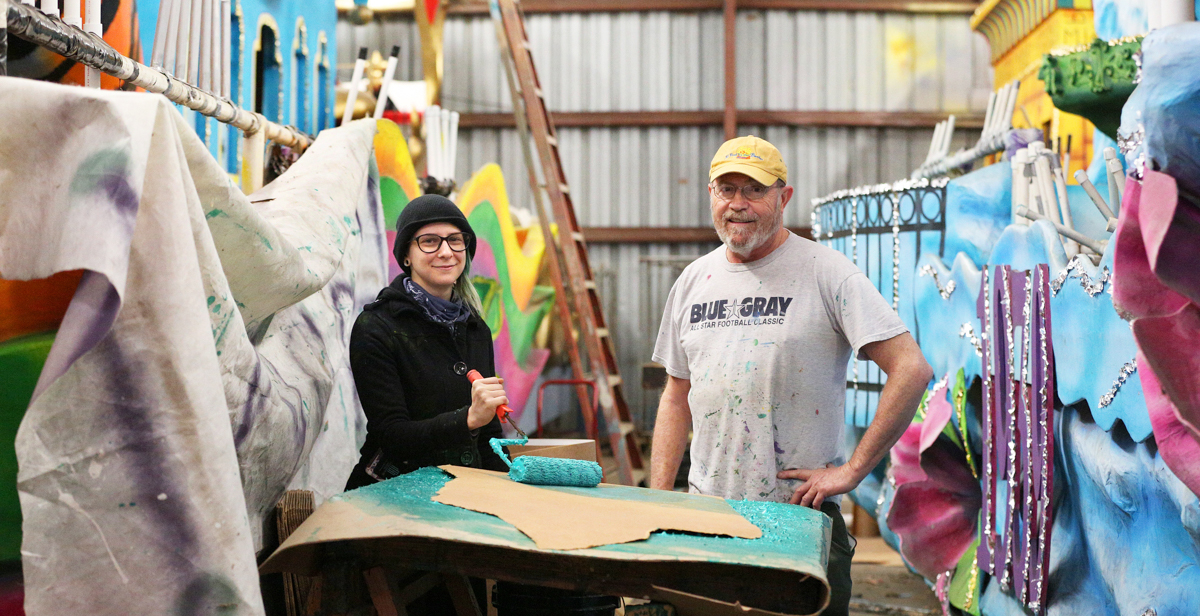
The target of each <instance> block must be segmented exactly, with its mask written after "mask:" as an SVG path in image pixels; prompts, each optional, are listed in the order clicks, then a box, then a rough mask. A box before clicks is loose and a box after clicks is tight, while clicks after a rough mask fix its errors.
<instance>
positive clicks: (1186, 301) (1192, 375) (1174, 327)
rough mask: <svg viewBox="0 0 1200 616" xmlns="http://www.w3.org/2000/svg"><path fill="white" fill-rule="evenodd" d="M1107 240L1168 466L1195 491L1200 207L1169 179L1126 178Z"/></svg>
mask: <svg viewBox="0 0 1200 616" xmlns="http://www.w3.org/2000/svg"><path fill="white" fill-rule="evenodd" d="M1127 186H1128V190H1127V191H1126V194H1125V199H1124V202H1123V203H1122V207H1121V216H1120V222H1119V224H1118V226H1117V232H1116V234H1115V235H1114V237H1113V241H1114V242H1116V254H1115V255H1114V258H1113V270H1114V271H1113V302H1114V303H1115V304H1116V306H1117V308H1118V310H1121V311H1122V312H1123V313H1125V314H1126V315H1127V318H1128V317H1132V319H1133V337H1134V338H1135V339H1136V340H1137V344H1138V349H1139V352H1138V356H1137V369H1138V371H1139V374H1140V376H1141V379H1142V390H1143V391H1144V392H1145V395H1146V406H1147V408H1148V410H1149V413H1150V424H1151V426H1152V427H1153V429H1154V438H1155V441H1156V442H1157V443H1158V447H1159V452H1160V453H1161V454H1162V457H1163V461H1164V462H1166V463H1167V466H1168V467H1169V468H1170V469H1171V471H1172V472H1174V473H1175V475H1176V476H1178V477H1179V479H1180V480H1182V481H1183V483H1184V484H1185V485H1187V486H1188V487H1189V488H1191V490H1192V492H1195V493H1196V494H1200V305H1198V304H1200V266H1198V265H1197V262H1198V261H1197V257H1196V254H1197V252H1196V251H1197V246H1200V207H1197V206H1196V205H1195V204H1192V203H1189V202H1188V201H1185V200H1183V199H1180V198H1179V193H1178V189H1177V187H1176V184H1175V179H1174V178H1172V177H1171V176H1169V175H1166V174H1163V173H1158V172H1155V171H1151V170H1146V172H1145V175H1144V178H1143V180H1142V182H1140V183H1139V182H1136V181H1133V180H1130V181H1129V182H1127Z"/></svg>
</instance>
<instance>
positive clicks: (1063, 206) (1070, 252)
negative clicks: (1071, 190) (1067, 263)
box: [1046, 153, 1079, 258]
mask: <svg viewBox="0 0 1200 616" xmlns="http://www.w3.org/2000/svg"><path fill="white" fill-rule="evenodd" d="M1046 158H1047V160H1048V162H1049V163H1050V174H1051V176H1052V177H1053V178H1054V192H1055V193H1056V194H1057V195H1058V212H1059V214H1060V216H1061V217H1062V221H1063V226H1064V227H1067V228H1070V229H1074V228H1075V218H1074V216H1072V215H1071V202H1070V199H1069V197H1068V196H1067V178H1066V177H1064V176H1063V170H1062V166H1061V165H1060V164H1059V162H1058V155H1057V154H1052V153H1047V154H1046ZM1066 248H1067V257H1068V258H1069V257H1073V256H1075V254H1076V253H1078V252H1079V245H1078V244H1076V243H1075V242H1073V241H1072V242H1069V245H1068V246H1066Z"/></svg>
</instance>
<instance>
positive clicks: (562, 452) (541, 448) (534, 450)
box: [508, 438, 598, 462]
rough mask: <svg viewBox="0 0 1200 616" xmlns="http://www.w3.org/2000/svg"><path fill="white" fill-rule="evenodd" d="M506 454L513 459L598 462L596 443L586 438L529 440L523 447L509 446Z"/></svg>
mask: <svg viewBox="0 0 1200 616" xmlns="http://www.w3.org/2000/svg"><path fill="white" fill-rule="evenodd" d="M508 453H509V454H510V455H511V456H512V458H513V459H516V458H519V457H521V456H529V455H534V456H542V457H544V458H568V459H572V460H587V461H589V462H597V461H598V460H596V441H593V440H592V439H588V438H531V439H529V442H528V443H527V444H525V445H509V446H508Z"/></svg>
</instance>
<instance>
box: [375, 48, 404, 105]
mask: <svg viewBox="0 0 1200 616" xmlns="http://www.w3.org/2000/svg"><path fill="white" fill-rule="evenodd" d="M399 60H400V46H399V45H392V55H390V56H388V63H387V68H386V69H384V71H383V83H382V84H380V85H379V99H378V100H376V101H375V114H374V116H372V117H374V118H375V119H376V120H378V119H379V118H382V117H383V110H384V109H386V108H387V100H388V89H389V88H391V87H392V78H394V77H395V76H396V64H397V63H398V62H399Z"/></svg>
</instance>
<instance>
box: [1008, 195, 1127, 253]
mask: <svg viewBox="0 0 1200 616" xmlns="http://www.w3.org/2000/svg"><path fill="white" fill-rule="evenodd" d="M1017 214H1019V215H1021V216H1024V217H1025V218H1028V219H1030V220H1044V221H1046V222H1048V223H1050V224H1051V225H1053V226H1054V229H1055V230H1056V231H1058V234H1059V235H1061V236H1063V237H1068V238H1071V239H1073V240H1075V241H1076V242H1079V243H1080V244H1081V245H1083V246H1087V247H1088V248H1090V249H1092V250H1093V251H1095V252H1096V254H1098V255H1099V254H1104V246H1105V245H1106V244H1107V243H1108V242H1106V241H1104V240H1094V239H1092V238H1090V237H1088V236H1086V235H1084V234H1082V233H1080V232H1078V231H1076V230H1074V229H1068V228H1066V227H1064V226H1062V225H1060V224H1058V223H1056V222H1054V221H1053V220H1050V219H1048V218H1046V217H1045V216H1043V215H1041V214H1038V213H1037V212H1034V211H1032V210H1030V209H1029V208H1027V207H1023V208H1021V209H1020V210H1019V211H1017Z"/></svg>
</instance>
